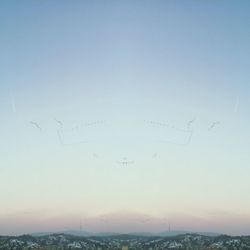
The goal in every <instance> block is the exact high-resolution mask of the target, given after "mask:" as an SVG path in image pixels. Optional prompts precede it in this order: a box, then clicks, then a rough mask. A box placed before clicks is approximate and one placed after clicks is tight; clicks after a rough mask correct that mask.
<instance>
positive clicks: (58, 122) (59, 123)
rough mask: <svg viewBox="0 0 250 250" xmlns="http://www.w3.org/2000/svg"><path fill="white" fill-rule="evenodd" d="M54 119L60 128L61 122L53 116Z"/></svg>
mask: <svg viewBox="0 0 250 250" xmlns="http://www.w3.org/2000/svg"><path fill="white" fill-rule="evenodd" d="M55 121H56V122H57V124H58V125H59V127H60V128H63V123H62V122H61V121H59V120H57V119H56V118H55Z"/></svg>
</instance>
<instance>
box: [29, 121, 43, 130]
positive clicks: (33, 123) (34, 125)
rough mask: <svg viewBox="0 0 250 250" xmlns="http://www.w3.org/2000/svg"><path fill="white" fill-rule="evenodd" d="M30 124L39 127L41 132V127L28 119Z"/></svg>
mask: <svg viewBox="0 0 250 250" xmlns="http://www.w3.org/2000/svg"><path fill="white" fill-rule="evenodd" d="M30 124H32V125H33V126H34V127H36V128H37V129H39V130H40V131H41V132H42V128H41V127H40V126H39V125H38V123H36V122H33V121H30Z"/></svg>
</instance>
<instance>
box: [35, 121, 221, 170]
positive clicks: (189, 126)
mask: <svg viewBox="0 0 250 250" xmlns="http://www.w3.org/2000/svg"><path fill="white" fill-rule="evenodd" d="M54 120H55V122H56V124H57V126H58V129H57V135H58V138H59V142H60V144H61V145H63V146H70V145H75V144H81V143H87V141H79V142H77V143H65V142H64V141H63V139H62V136H61V132H62V131H63V129H64V124H63V122H62V121H61V120H58V119H56V118H54ZM195 121H196V118H193V119H192V120H189V121H188V122H187V128H186V130H184V129H178V128H176V127H175V126H173V125H171V124H169V123H165V122H156V121H146V120H144V122H146V123H148V124H150V125H156V126H162V127H170V128H172V129H177V130H182V131H186V132H189V136H188V138H187V141H186V142H185V143H183V144H181V145H188V144H189V143H190V141H191V138H192V135H193V129H192V126H193V123H194V122H195ZM104 122H105V121H103V120H98V121H94V122H88V123H82V124H80V125H78V126H75V127H73V128H72V130H74V129H79V128H81V127H84V126H85V127H86V126H95V125H99V124H102V123H104ZM30 124H31V125H32V126H33V128H34V129H37V130H39V131H40V132H42V131H43V130H42V127H41V126H40V124H39V123H38V122H36V121H30ZM219 124H220V122H219V121H215V122H212V123H211V124H210V126H209V127H208V131H209V132H210V131H212V130H213V129H214V128H215V127H216V126H218V125H219ZM157 157H158V154H157V153H154V154H153V156H152V158H154V159H156V158H157ZM93 158H96V159H97V158H100V157H99V155H97V154H96V153H94V154H93ZM116 163H117V164H120V165H123V166H127V165H130V164H134V161H132V160H128V159H127V157H123V158H122V159H121V160H118V161H116Z"/></svg>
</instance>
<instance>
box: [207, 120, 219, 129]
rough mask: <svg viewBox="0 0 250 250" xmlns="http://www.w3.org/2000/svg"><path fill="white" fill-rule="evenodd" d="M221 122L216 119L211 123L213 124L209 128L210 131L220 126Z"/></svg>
mask: <svg viewBox="0 0 250 250" xmlns="http://www.w3.org/2000/svg"><path fill="white" fill-rule="evenodd" d="M219 124H220V122H218V121H216V122H213V123H212V124H211V126H210V127H209V128H208V131H211V130H212V129H213V128H214V127H215V126H218V125H219Z"/></svg>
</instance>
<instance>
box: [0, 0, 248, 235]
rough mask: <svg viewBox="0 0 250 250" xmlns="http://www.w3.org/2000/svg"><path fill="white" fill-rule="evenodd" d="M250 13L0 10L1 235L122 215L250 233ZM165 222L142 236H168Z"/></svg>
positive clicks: (30, 4)
mask: <svg viewBox="0 0 250 250" xmlns="http://www.w3.org/2000/svg"><path fill="white" fill-rule="evenodd" d="M249 11H250V2H249V1H243V0H240V1H228V0H224V1H223V0H221V1H198V0H197V1H184V0H183V1H1V3H0V55H1V56H0V101H1V105H0V114H1V121H2V122H1V125H0V127H1V130H0V136H1V140H0V152H1V157H0V197H1V206H0V222H1V220H2V223H0V233H1V234H3V233H22V232H28V231H39V230H42V229H44V230H45V229H46V230H50V229H53V230H61V229H62V227H64V226H65V227H70V226H71V227H74V225H75V224H76V223H75V220H78V219H75V218H83V217H84V218H88V219H89V220H90V221H91V222H89V224H88V226H87V225H86V229H87V230H96V231H98V230H105V228H102V227H101V226H100V225H99V224H98V223H97V222H96V221H98V218H99V216H103V214H106V215H107V214H108V215H109V219H110V220H111V221H112V218H113V217H114V218H115V215H117V214H119V213H120V214H122V215H121V217H122V216H124V214H136V215H138V216H139V217H140V216H142V215H148V216H152V218H158V219H159V218H167V220H169V221H172V224H173V225H175V227H176V229H180V228H181V229H190V230H196V229H197V230H214V231H222V232H227V233H250V228H248V227H247V226H245V225H244V223H242V221H249V220H250V214H249V211H250V197H249V190H250V184H249V174H250V169H249V162H250V156H249V143H250V133H249V127H250V111H249V106H250V101H249V100H250V98H249V97H250V71H249V68H250V61H249V58H250V46H249V44H250V31H249V27H250V16H249ZM56 120H57V121H56ZM58 121H59V122H58ZM189 121H193V122H191V123H190V125H188V124H189ZM217 122H218V123H217ZM215 123H216V124H215ZM213 124H214V125H213ZM189 138H190V140H189ZM82 142H84V143H82ZM121 162H129V163H130V164H127V165H125V164H124V165H123V164H121ZM41 211H42V212H41ZM113 214H115V215H114V216H113V217H112V215H113ZM176 214H178V216H176ZM218 214H219V215H220V216H219V218H220V217H223V218H224V219H223V220H224V223H223V226H221V227H219V226H218V225H217V217H216V216H218ZM36 215H39V217H40V218H41V217H43V218H52V219H50V221H53V219H54V218H55V217H56V216H60V218H64V220H65V221H66V222H65V225H61V224H60V223H59V224H60V225H59V224H58V223H56V222H55V223H54V224H53V223H52V224H53V225H52V224H50V223H48V224H46V223H44V225H43V227H41V223H38V222H37V221H36ZM26 216H27V217H28V218H31V217H32V218H33V216H34V219H32V220H29V219H28V218H27V217H26ZM125 217H126V216H125ZM9 218H16V220H11V221H10V220H9ZM90 218H92V219H90ZM93 218H94V219H93ZM178 218H182V219H178ZM191 218H192V219H191ZM242 218H243V219H242ZM158 219H157V220H158ZM22 220H23V221H22ZM157 220H156V219H155V222H154V223H155V224H154V226H152V225H151V226H150V225H148V226H147V225H143V229H144V230H148V231H150V230H154V231H161V230H164V226H162V224H161V223H158V221H157ZM200 220H201V221H202V222H200ZM17 221H22V225H23V227H21V228H20V226H18V223H17ZM44 221H46V219H44ZM55 221H56V220H55ZM96 223H97V224H96ZM112 226H113V227H112ZM173 227H174V226H173ZM134 228H136V229H138V230H140V228H137V226H136V224H133V223H131V225H130V229H131V230H132V229H134ZM108 229H109V230H118V231H119V230H120V231H124V230H125V231H126V230H130V229H129V228H128V227H127V225H126V226H125V225H124V224H123V223H122V222H119V223H118V222H117V221H115V220H114V221H112V223H110V225H109V227H108ZM132 231H133V230H132Z"/></svg>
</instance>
